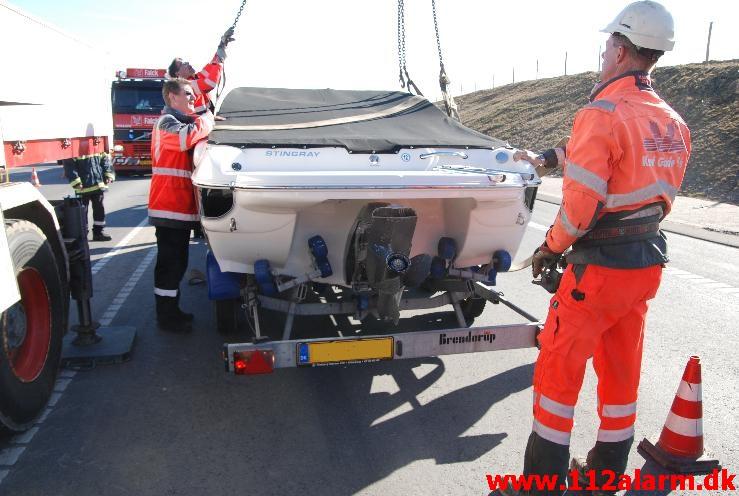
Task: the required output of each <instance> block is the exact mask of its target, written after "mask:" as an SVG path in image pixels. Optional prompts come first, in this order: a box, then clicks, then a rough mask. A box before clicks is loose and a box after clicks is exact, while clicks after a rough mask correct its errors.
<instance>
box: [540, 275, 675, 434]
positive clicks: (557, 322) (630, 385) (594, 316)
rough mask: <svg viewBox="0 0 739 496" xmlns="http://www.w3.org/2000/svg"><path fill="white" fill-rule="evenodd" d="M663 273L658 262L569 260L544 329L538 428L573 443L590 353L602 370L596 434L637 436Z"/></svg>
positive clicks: (596, 366)
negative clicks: (651, 314) (653, 302)
mask: <svg viewBox="0 0 739 496" xmlns="http://www.w3.org/2000/svg"><path fill="white" fill-rule="evenodd" d="M582 269H584V271H582ZM576 274H577V277H576ZM661 278H662V267H661V266H659V265H655V266H651V267H646V268H643V269H612V268H608V267H601V266H598V265H587V266H572V265H570V266H568V267H567V269H566V271H565V273H564V275H563V276H562V281H561V284H560V286H559V289H558V290H557V292H556V293H555V295H554V296H553V297H552V299H551V301H550V304H549V313H548V315H547V320H546V323H545V325H544V330H543V331H542V333H541V334H540V335H539V343H540V345H541V351H540V353H539V358H538V359H537V361H536V367H535V369H534V427H533V430H534V432H536V433H537V434H539V436H541V437H543V438H544V439H547V440H549V441H552V442H554V443H557V444H560V445H569V444H570V434H571V431H572V426H573V418H574V412H575V404H576V403H577V396H578V394H579V392H580V388H581V387H582V381H583V377H584V376H585V365H586V363H587V360H588V359H589V358H591V357H592V358H593V367H594V369H595V373H596V375H597V376H598V416H599V417H600V428H599V430H598V441H604V442H619V441H624V440H626V439H629V438H631V437H633V435H634V422H635V421H636V399H637V390H638V388H639V375H640V373H641V360H642V345H643V338H644V321H645V317H646V313H647V302H648V301H649V300H650V299H652V298H654V296H655V294H656V292H657V289H658V288H659V284H660V281H661Z"/></svg>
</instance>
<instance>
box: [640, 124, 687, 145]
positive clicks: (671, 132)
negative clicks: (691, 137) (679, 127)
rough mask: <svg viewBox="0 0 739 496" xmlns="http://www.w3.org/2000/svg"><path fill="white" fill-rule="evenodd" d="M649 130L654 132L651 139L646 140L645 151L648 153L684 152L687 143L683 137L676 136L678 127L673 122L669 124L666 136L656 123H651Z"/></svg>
mask: <svg viewBox="0 0 739 496" xmlns="http://www.w3.org/2000/svg"><path fill="white" fill-rule="evenodd" d="M649 129H650V130H651V132H652V137H651V138H644V149H645V150H646V151H648V152H684V151H687V148H685V142H684V141H683V137H682V135H680V134H678V135H677V136H675V131H676V126H675V124H673V123H672V122H670V123H668V124H667V130H666V132H665V135H664V136H663V135H662V132H661V131H660V129H659V125H658V124H657V123H656V122H654V121H649Z"/></svg>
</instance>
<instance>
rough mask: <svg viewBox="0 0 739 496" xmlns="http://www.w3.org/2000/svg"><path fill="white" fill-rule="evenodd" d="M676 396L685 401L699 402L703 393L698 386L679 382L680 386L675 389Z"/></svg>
mask: <svg viewBox="0 0 739 496" xmlns="http://www.w3.org/2000/svg"><path fill="white" fill-rule="evenodd" d="M677 395H678V396H679V397H680V398H682V399H684V400H685V401H701V400H702V398H703V391H702V388H701V385H700V384H693V383H690V382H686V381H680V386H679V387H678V388H677Z"/></svg>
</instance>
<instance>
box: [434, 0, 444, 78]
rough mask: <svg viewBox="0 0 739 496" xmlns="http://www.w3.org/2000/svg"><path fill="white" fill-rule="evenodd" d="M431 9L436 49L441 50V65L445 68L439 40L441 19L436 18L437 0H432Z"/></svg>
mask: <svg viewBox="0 0 739 496" xmlns="http://www.w3.org/2000/svg"><path fill="white" fill-rule="evenodd" d="M431 11H432V12H433V14H434V31H435V32H436V49H437V50H438V51H439V65H441V68H442V69H444V57H442V55H441V41H439V21H438V20H437V19H436V0H431Z"/></svg>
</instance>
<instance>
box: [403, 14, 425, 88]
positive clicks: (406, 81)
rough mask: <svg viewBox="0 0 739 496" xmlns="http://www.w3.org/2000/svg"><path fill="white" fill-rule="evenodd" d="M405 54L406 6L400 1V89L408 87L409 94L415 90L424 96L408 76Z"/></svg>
mask: <svg viewBox="0 0 739 496" xmlns="http://www.w3.org/2000/svg"><path fill="white" fill-rule="evenodd" d="M405 53H406V52H405V5H404V0H398V76H399V79H400V87H401V88H406V87H407V88H408V92H409V93H410V92H411V89H413V91H415V92H416V94H417V95H421V96H423V93H421V91H420V90H419V89H418V86H416V83H414V82H413V80H412V79H411V77H410V75H409V74H408V67H407V66H406V60H405Z"/></svg>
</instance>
